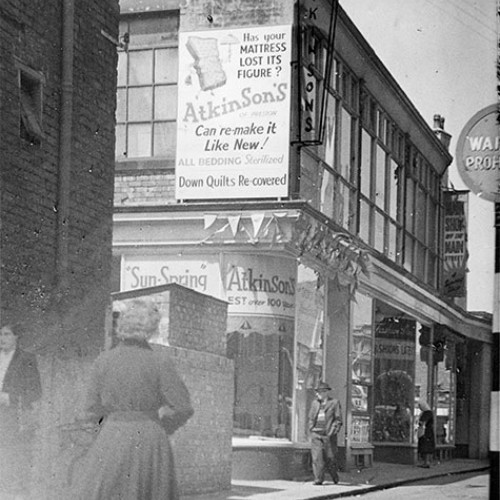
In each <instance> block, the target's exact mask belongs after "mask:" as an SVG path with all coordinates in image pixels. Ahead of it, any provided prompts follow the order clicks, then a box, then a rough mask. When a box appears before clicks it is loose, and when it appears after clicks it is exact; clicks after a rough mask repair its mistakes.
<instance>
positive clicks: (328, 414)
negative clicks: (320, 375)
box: [309, 382, 342, 485]
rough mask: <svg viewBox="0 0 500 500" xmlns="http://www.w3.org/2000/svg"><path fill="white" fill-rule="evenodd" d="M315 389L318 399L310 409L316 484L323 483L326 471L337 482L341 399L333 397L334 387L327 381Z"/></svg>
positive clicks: (310, 430) (312, 454) (310, 429)
mask: <svg viewBox="0 0 500 500" xmlns="http://www.w3.org/2000/svg"><path fill="white" fill-rule="evenodd" d="M315 390H316V399H315V400H314V401H313V402H312V405H311V410H310V411H309V432H310V434H311V458H312V467H313V474H314V484H315V485H320V484H323V481H324V479H325V472H328V473H329V474H330V475H331V476H332V479H333V482H334V483H335V484H337V483H338V482H339V475H338V472H337V434H338V432H339V431H340V429H341V427H342V409H341V407H340V403H339V401H338V400H337V399H334V398H332V397H331V395H330V391H331V390H332V389H331V387H330V386H329V385H328V384H327V383H326V382H320V383H319V384H318V386H317V387H316V389H315Z"/></svg>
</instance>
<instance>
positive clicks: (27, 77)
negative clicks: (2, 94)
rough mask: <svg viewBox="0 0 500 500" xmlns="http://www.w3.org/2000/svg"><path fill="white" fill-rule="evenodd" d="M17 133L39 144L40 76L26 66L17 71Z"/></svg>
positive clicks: (40, 121)
mask: <svg viewBox="0 0 500 500" xmlns="http://www.w3.org/2000/svg"><path fill="white" fill-rule="evenodd" d="M19 104H20V116H19V135H20V137H21V138H22V139H24V140H26V141H28V142H30V143H31V144H36V145H38V144H40V142H41V140H42V138H43V129H42V77H41V76H40V75H39V74H38V73H36V72H34V71H32V70H29V69H27V68H24V69H20V71H19Z"/></svg>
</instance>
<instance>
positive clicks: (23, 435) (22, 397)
mask: <svg viewBox="0 0 500 500" xmlns="http://www.w3.org/2000/svg"><path fill="white" fill-rule="evenodd" d="M19 338H20V337H19V331H18V329H17V328H16V327H15V325H11V324H8V325H5V326H3V327H2V328H1V329H0V494H5V493H9V494H11V495H14V496H13V498H16V496H15V495H21V494H22V492H23V491H24V489H25V488H26V487H27V485H28V484H29V469H30V462H31V445H32V438H33V434H34V432H33V431H34V429H33V428H32V426H30V425H28V422H30V420H31V421H32V420H33V419H30V418H29V417H30V416H33V415H32V413H33V410H34V409H33V404H34V403H35V401H37V400H38V399H40V397H41V392H42V390H41V384H40V374H39V372H38V367H37V362H36V357H35V355H34V354H31V353H29V352H26V351H23V350H22V349H20V347H19ZM2 498H4V497H3V496H2ZM17 498H20V497H19V496H18V497H17Z"/></svg>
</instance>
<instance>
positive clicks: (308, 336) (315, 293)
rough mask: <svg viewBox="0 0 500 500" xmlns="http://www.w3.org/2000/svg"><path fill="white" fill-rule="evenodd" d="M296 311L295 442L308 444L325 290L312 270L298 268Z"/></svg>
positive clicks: (320, 361)
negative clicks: (308, 413)
mask: <svg viewBox="0 0 500 500" xmlns="http://www.w3.org/2000/svg"><path fill="white" fill-rule="evenodd" d="M296 307H297V312H296V318H297V319H296V342H297V347H296V352H297V373H296V381H297V385H296V401H295V408H296V422H297V440H298V441H299V442H307V441H308V440H309V432H308V428H307V411H308V409H309V408H310V407H311V402H312V400H313V398H314V388H315V387H316V385H317V383H318V382H319V381H320V380H321V377H322V374H323V360H324V352H323V346H324V333H325V331H324V312H325V286H324V284H323V283H322V281H321V280H320V279H319V277H318V275H317V274H316V272H315V271H314V270H313V269H311V268H308V267H305V266H302V265H299V267H298V275H297V300H296Z"/></svg>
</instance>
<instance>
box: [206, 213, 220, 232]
mask: <svg viewBox="0 0 500 500" xmlns="http://www.w3.org/2000/svg"><path fill="white" fill-rule="evenodd" d="M216 220H217V215H216V214H203V222H204V229H208V228H209V227H210V226H211V225H212V224H213V223H214V222H215V221H216Z"/></svg>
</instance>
